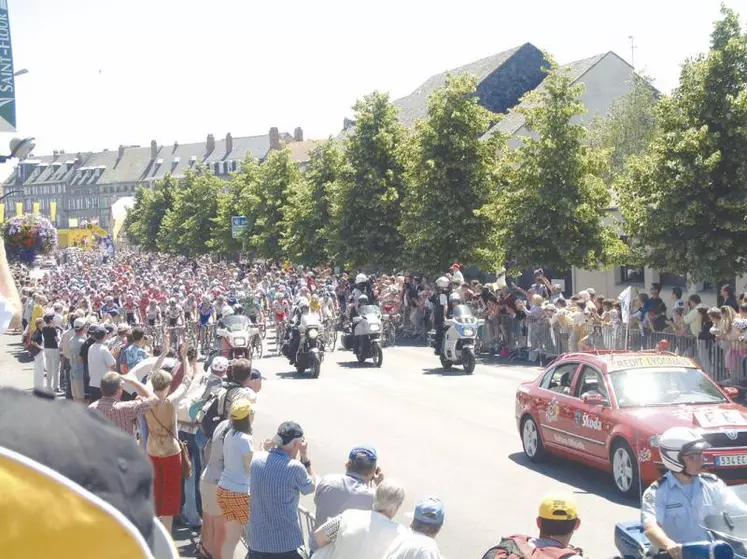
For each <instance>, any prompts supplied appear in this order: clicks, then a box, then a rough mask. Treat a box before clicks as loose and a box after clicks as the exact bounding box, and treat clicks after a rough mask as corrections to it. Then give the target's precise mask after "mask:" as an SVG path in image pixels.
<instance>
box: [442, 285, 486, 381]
mask: <svg viewBox="0 0 747 559" xmlns="http://www.w3.org/2000/svg"><path fill="white" fill-rule="evenodd" d="M449 306H450V307H451V309H450V311H449V314H450V316H449V317H447V318H446V321H445V322H444V327H445V328H446V331H445V332H444V341H443V343H442V344H441V354H440V355H439V358H440V360H441V366H442V367H443V368H444V369H446V370H447V371H448V370H449V369H451V368H452V367H453V366H454V365H462V367H464V372H465V373H467V374H468V375H471V374H472V373H473V372H474V370H475V341H476V340H477V328H478V326H479V324H478V320H477V318H475V316H474V315H473V314H472V309H471V308H469V307H468V306H467V305H465V304H463V303H462V301H461V298H460V297H459V295H458V294H457V293H452V294H451V295H450V296H449ZM430 334H431V341H432V345H433V347H435V331H432V332H431V333H430Z"/></svg>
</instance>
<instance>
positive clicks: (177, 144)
mask: <svg viewBox="0 0 747 559" xmlns="http://www.w3.org/2000/svg"><path fill="white" fill-rule="evenodd" d="M178 147H179V142H174V150H173V151H176V149H177V148H178Z"/></svg>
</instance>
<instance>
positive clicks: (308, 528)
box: [241, 505, 316, 559]
mask: <svg viewBox="0 0 747 559" xmlns="http://www.w3.org/2000/svg"><path fill="white" fill-rule="evenodd" d="M315 523H316V518H315V516H314V513H312V512H311V511H309V510H306V508H304V507H302V506H301V505H299V506H298V524H299V526H301V534H303V547H301V548H299V550H298V552H299V553H300V554H301V557H303V558H304V559H309V558H310V557H311V548H310V547H309V546H310V545H311V538H313V537H314V524H315ZM248 538H249V525H248V524H247V525H246V526H245V527H244V533H243V534H242V535H241V543H242V544H244V547H246V549H247V550H248V549H249V542H248V541H247V540H248ZM247 556H248V555H247Z"/></svg>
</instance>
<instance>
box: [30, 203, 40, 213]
mask: <svg viewBox="0 0 747 559" xmlns="http://www.w3.org/2000/svg"><path fill="white" fill-rule="evenodd" d="M40 205H41V203H40V202H34V204H33V205H32V208H33V213H34V215H39V206H40Z"/></svg>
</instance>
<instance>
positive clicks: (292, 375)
mask: <svg viewBox="0 0 747 559" xmlns="http://www.w3.org/2000/svg"><path fill="white" fill-rule="evenodd" d="M275 376H276V377H278V378H281V379H291V378H292V379H298V380H314V377H312V376H311V373H298V372H296V371H288V372H287V373H275Z"/></svg>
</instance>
